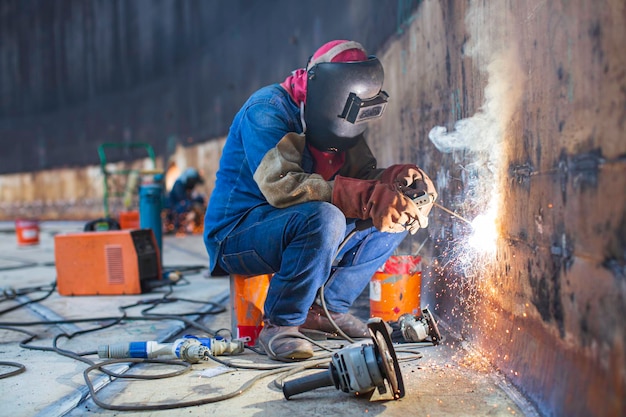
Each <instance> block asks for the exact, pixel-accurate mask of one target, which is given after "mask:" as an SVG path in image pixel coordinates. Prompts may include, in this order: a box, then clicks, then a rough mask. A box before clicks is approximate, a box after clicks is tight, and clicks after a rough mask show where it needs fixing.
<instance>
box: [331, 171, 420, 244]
mask: <svg viewBox="0 0 626 417" xmlns="http://www.w3.org/2000/svg"><path fill="white" fill-rule="evenodd" d="M332 203H333V204H334V205H335V206H337V207H338V208H339V209H340V210H341V211H342V212H343V214H344V215H345V216H346V217H348V218H357V219H363V220H365V219H372V223H373V225H374V227H376V229H378V230H380V231H381V232H388V233H399V232H403V231H405V230H407V229H408V230H409V231H411V230H412V229H411V227H412V228H413V229H414V231H412V233H415V231H417V229H419V227H417V228H415V227H416V226H418V225H419V224H420V218H421V217H423V216H422V213H420V211H419V209H418V208H417V206H416V205H415V203H413V201H412V200H411V199H410V198H407V197H405V196H404V195H403V194H402V193H400V192H399V191H397V190H395V189H393V187H392V186H390V185H389V184H384V183H381V182H380V181H376V180H360V179H356V178H348V177H342V176H340V175H338V176H337V177H335V181H334V185H333V197H332ZM416 223H417V225H416Z"/></svg>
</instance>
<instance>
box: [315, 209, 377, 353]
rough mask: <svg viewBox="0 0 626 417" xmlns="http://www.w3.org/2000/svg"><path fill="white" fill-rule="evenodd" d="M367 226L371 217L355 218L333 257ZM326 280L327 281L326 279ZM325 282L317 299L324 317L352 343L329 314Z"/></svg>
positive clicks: (340, 334)
mask: <svg viewBox="0 0 626 417" xmlns="http://www.w3.org/2000/svg"><path fill="white" fill-rule="evenodd" d="M369 227H372V220H371V219H368V220H357V221H356V222H355V224H354V229H352V230H350V232H349V233H348V234H347V235H346V237H344V238H343V240H342V241H341V243H340V244H339V247H337V252H336V256H335V257H337V256H339V254H340V253H341V251H342V250H343V248H344V247H345V246H346V245H347V244H348V242H349V241H350V239H352V237H353V236H354V235H355V234H356V233H357V232H359V231H361V230H365V229H368V228H369ZM329 279H330V277H329ZM326 282H328V280H327V281H326ZM326 282H324V284H322V286H321V287H320V289H319V290H318V297H319V300H320V303H321V307H322V309H323V310H324V314H326V318H328V321H329V322H330V324H331V325H332V326H333V327H334V328H335V330H336V331H337V334H338V335H339V336H341V337H342V338H344V339H345V340H347V341H348V342H350V343H354V339H352V338H351V337H350V336H348V335H347V334H346V333H345V332H344V331H343V330H341V329H340V328H339V326H338V325H337V323H335V320H333V318H332V317H331V315H330V312H329V311H328V308H327V307H326V298H325V297H324V289H325V287H326Z"/></svg>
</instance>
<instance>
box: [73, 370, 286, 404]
mask: <svg viewBox="0 0 626 417" xmlns="http://www.w3.org/2000/svg"><path fill="white" fill-rule="evenodd" d="M128 362H137V363H145V362H157V361H154V360H151V361H148V360H146V359H115V360H110V361H107V362H106V364H107V365H110V364H114V363H128ZM171 362H172V364H176V365H180V363H179V362H176V361H171ZM158 363H165V361H158ZM94 370H100V371H101V372H102V370H101V369H100V364H97V365H93V366H90V367H89V368H87V369H85V371H83V377H84V378H85V383H86V385H87V388H88V390H89V394H90V395H91V399H92V400H93V402H94V403H95V404H96V405H98V406H99V407H101V408H104V409H106V410H114V411H159V410H172V409H176V408H186V407H196V406H200V405H205V404H211V403H216V402H219V401H225V400H228V399H230V398H233V397H236V396H239V395H241V394H243V393H244V392H246V391H247V390H249V389H250V388H251V387H252V386H253V385H254V384H256V383H257V382H258V381H260V380H261V379H263V378H266V377H268V376H271V375H275V374H277V373H281V372H284V371H283V369H274V370H270V371H266V372H264V373H262V374H260V375H256V376H255V377H253V378H251V379H249V380H247V381H246V382H244V383H243V384H242V385H241V386H240V387H239V388H237V389H235V390H234V391H231V392H229V393H226V394H221V395H218V396H215V397H208V398H202V399H199V400H191V401H181V402H175V403H159V404H154V405H145V404H136V405H128V404H125V405H115V404H109V403H105V402H103V401H101V400H100V399H99V398H98V396H97V395H96V390H95V389H94V386H93V384H92V382H91V379H90V378H89V374H90V373H91V372H92V371H94Z"/></svg>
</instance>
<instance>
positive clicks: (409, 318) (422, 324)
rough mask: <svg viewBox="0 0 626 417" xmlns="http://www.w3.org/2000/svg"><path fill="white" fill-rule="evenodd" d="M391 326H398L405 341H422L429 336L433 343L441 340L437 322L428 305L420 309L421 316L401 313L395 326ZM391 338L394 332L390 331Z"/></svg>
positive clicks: (436, 343)
mask: <svg viewBox="0 0 626 417" xmlns="http://www.w3.org/2000/svg"><path fill="white" fill-rule="evenodd" d="M391 327H392V328H394V327H399V331H400V332H401V333H402V337H403V338H404V341H405V342H409V343H411V342H423V341H425V340H426V339H428V338H429V337H430V341H431V342H432V344H433V345H438V344H439V342H440V341H441V333H440V332H439V328H438V327H437V322H436V321H435V318H434V317H433V314H432V313H431V312H430V310H429V309H428V307H426V308H425V309H423V310H422V315H421V316H414V315H412V314H403V315H401V316H400V317H399V318H398V322H397V324H396V326H394V325H392V326H391ZM392 338H394V333H392Z"/></svg>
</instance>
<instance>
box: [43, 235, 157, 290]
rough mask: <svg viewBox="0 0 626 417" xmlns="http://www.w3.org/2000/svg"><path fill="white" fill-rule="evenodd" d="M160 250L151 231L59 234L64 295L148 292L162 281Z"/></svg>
mask: <svg viewBox="0 0 626 417" xmlns="http://www.w3.org/2000/svg"><path fill="white" fill-rule="evenodd" d="M160 259H161V258H160V255H159V248H158V246H157V243H156V239H155V237H154V233H153V232H152V230H151V229H136V230H112V231H102V232H84V233H68V234H60V235H56V236H55V237H54V261H55V264H56V270H57V289H58V291H59V294H61V295H118V294H141V293H142V292H147V291H149V289H150V288H151V285H150V284H153V283H154V282H155V281H156V280H160V279H161V261H160Z"/></svg>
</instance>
